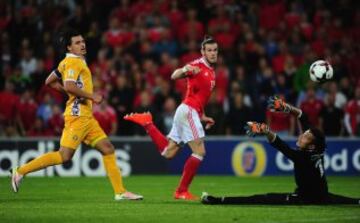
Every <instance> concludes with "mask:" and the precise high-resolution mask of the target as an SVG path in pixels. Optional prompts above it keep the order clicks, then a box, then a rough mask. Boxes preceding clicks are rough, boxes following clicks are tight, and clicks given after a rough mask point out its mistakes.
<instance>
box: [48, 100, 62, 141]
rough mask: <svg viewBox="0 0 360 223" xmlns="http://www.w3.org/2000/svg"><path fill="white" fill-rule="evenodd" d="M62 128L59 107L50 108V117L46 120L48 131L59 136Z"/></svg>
mask: <svg viewBox="0 0 360 223" xmlns="http://www.w3.org/2000/svg"><path fill="white" fill-rule="evenodd" d="M63 128H64V117H63V115H62V110H61V108H60V106H58V105H56V104H55V105H53V106H52V115H51V117H50V119H49V120H48V129H50V130H51V131H52V132H53V134H54V135H55V136H60V135H61V134H62V131H63Z"/></svg>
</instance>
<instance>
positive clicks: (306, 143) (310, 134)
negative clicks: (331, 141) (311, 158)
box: [296, 127, 326, 153]
mask: <svg viewBox="0 0 360 223" xmlns="http://www.w3.org/2000/svg"><path fill="white" fill-rule="evenodd" d="M296 145H297V146H298V147H299V148H300V149H301V150H303V151H308V152H314V153H323V152H324V151H325V149H326V140H325V135H324V133H322V132H321V131H320V130H319V129H317V128H313V127H311V128H310V129H308V130H306V131H305V132H304V133H303V134H301V135H300V136H299V138H298V140H297V142H296Z"/></svg>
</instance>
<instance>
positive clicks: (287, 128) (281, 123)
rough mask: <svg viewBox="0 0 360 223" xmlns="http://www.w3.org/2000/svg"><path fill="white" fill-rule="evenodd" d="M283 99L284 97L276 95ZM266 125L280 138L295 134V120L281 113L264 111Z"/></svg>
mask: <svg viewBox="0 0 360 223" xmlns="http://www.w3.org/2000/svg"><path fill="white" fill-rule="evenodd" d="M278 96H279V97H280V98H282V99H285V97H284V95H281V94H280V95H278ZM266 123H267V124H268V125H269V127H270V128H271V129H272V130H273V131H274V132H276V134H278V135H280V136H292V135H294V133H295V118H294V117H293V116H292V115H289V114H286V113H283V112H273V111H270V110H266Z"/></svg>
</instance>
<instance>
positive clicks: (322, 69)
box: [309, 60, 333, 83]
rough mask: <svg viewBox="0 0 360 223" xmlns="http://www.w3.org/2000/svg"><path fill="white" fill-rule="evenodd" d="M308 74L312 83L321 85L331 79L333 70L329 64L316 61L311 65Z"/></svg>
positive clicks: (323, 61)
mask: <svg viewBox="0 0 360 223" xmlns="http://www.w3.org/2000/svg"><path fill="white" fill-rule="evenodd" d="M309 73H310V79H311V80H312V81H314V82H319V83H323V82H325V81H328V80H330V79H331V78H332V77H333V68H332V66H331V64H330V63H329V62H327V61H325V60H317V61H315V62H314V63H312V64H311V66H310V69H309Z"/></svg>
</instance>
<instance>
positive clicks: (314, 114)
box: [300, 87, 324, 128]
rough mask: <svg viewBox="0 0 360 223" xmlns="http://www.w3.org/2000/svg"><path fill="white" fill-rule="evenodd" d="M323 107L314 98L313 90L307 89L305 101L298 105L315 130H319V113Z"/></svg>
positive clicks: (320, 102)
mask: <svg viewBox="0 0 360 223" xmlns="http://www.w3.org/2000/svg"><path fill="white" fill-rule="evenodd" d="M323 106H324V105H323V102H322V101H321V100H319V99H317V98H316V96H315V90H314V88H312V87H309V88H308V89H307V91H306V97H305V100H304V101H303V102H302V103H301V104H300V108H301V110H302V111H303V112H305V113H306V114H307V116H308V118H309V123H310V125H312V126H314V127H316V128H320V112H321V110H322V108H323Z"/></svg>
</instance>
